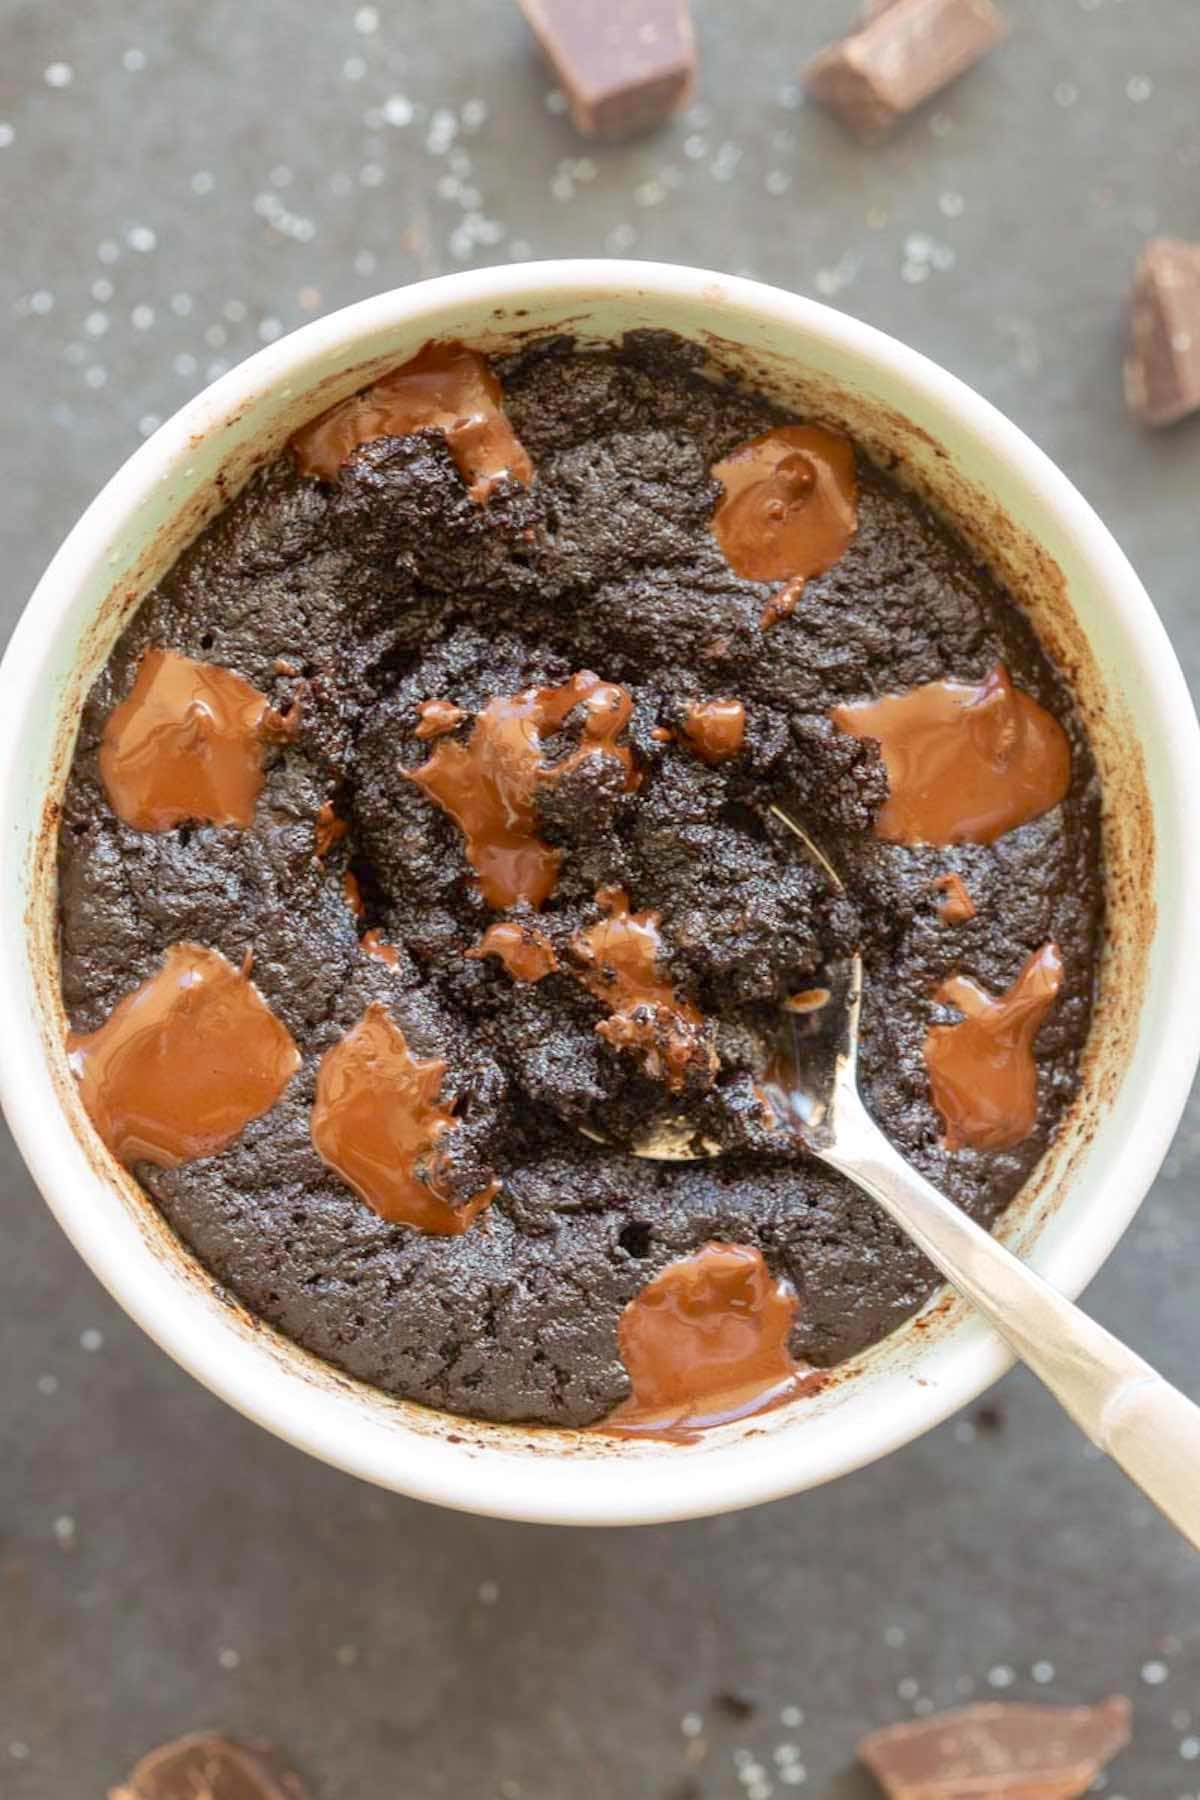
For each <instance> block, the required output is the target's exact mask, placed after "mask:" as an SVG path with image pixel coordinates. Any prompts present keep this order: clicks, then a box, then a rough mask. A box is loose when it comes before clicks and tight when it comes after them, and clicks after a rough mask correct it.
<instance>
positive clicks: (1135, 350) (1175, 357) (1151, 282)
mask: <svg viewBox="0 0 1200 1800" xmlns="http://www.w3.org/2000/svg"><path fill="white" fill-rule="evenodd" d="M1130 327H1131V330H1130V346H1129V354H1128V356H1127V357H1126V358H1125V399H1126V402H1127V404H1128V406H1129V410H1130V411H1131V412H1132V413H1134V414H1136V416H1137V417H1138V418H1139V419H1141V420H1142V422H1143V424H1146V425H1173V424H1174V423H1175V421H1176V420H1177V419H1182V418H1184V417H1186V415H1187V414H1188V413H1190V412H1195V411H1196V409H1197V408H1198V407H1200V244H1188V243H1185V242H1184V240H1183V239H1182V238H1151V240H1150V242H1149V243H1148V244H1147V245H1146V246H1145V248H1144V249H1143V251H1142V254H1141V257H1140V258H1139V260H1138V266H1137V273H1136V274H1135V276H1134V278H1133V298H1132V306H1131V319H1130Z"/></svg>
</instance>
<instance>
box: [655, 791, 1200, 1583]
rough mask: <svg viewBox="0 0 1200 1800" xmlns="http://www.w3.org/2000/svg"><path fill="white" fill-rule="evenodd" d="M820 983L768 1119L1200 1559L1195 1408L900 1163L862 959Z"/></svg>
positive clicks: (679, 1156) (661, 1126)
mask: <svg viewBox="0 0 1200 1800" xmlns="http://www.w3.org/2000/svg"><path fill="white" fill-rule="evenodd" d="M771 810H772V812H773V813H774V814H775V816H776V818H778V819H779V820H780V821H781V823H782V824H784V825H785V826H787V828H788V830H789V831H791V832H793V833H794V835H795V836H796V838H797V839H798V840H799V841H800V843H801V844H802V845H803V846H804V848H805V850H806V851H807V853H808V855H809V856H810V857H812V858H813V860H815V861H816V862H817V863H818V864H819V865H820V867H821V868H822V869H823V870H824V871H825V873H826V874H827V876H828V877H829V879H830V881H831V882H832V883H833V884H834V885H835V886H836V887H838V888H841V887H842V882H841V881H840V879H839V877H838V875H837V872H836V871H835V870H834V869H833V867H832V866H831V865H830V863H829V862H828V860H827V858H826V857H825V856H823V855H822V853H821V851H820V850H819V849H818V848H817V846H816V845H815V844H814V843H813V842H812V840H811V839H810V838H809V837H808V835H807V833H806V832H804V831H803V830H802V829H801V827H800V826H799V825H798V824H797V823H796V821H795V820H794V819H792V818H791V817H790V816H789V815H788V814H787V813H785V812H783V811H782V810H781V809H780V808H778V807H772V809H771ZM824 985H825V986H827V987H828V988H829V990H830V994H829V999H828V1001H827V1002H826V1003H825V1004H824V1005H823V1006H822V1007H820V1008H819V1010H816V1011H814V1012H811V1013H806V1014H804V1015H801V1016H800V1017H797V1015H795V1014H792V1013H785V1012H781V1014H780V1032H779V1055H778V1058H777V1060H776V1062H775V1069H774V1074H773V1078H772V1079H771V1080H770V1081H769V1082H768V1083H764V1084H763V1085H764V1089H765V1091H766V1093H767V1097H768V1099H769V1100H770V1102H771V1105H772V1108H773V1110H774V1111H775V1113H776V1116H777V1117H778V1118H780V1119H781V1120H784V1121H786V1122H787V1123H788V1124H789V1125H790V1126H791V1127H792V1128H793V1129H794V1130H795V1131H796V1133H797V1135H798V1136H799V1137H801V1138H802V1139H803V1141H804V1144H805V1146H806V1147H807V1148H808V1149H809V1150H811V1152H812V1153H813V1155H814V1156H818V1157H819V1158H820V1159H821V1161H822V1162H825V1163H828V1164H829V1166H830V1167H831V1168H834V1169H837V1170H839V1171H840V1173H841V1174H843V1175H845V1176H846V1177H847V1178H848V1179H849V1180H850V1181H853V1182H855V1183H857V1185H858V1186H859V1187H861V1188H862V1189H864V1190H865V1192H866V1193H868V1194H870V1196H871V1198H872V1199H873V1200H875V1201H877V1202H878V1203H879V1205H880V1206H882V1207H883V1209H884V1211H885V1212H886V1213H887V1214H888V1215H889V1216H890V1217H891V1218H892V1219H894V1220H895V1221H896V1223H897V1224H898V1225H899V1226H901V1228H902V1229H903V1230H904V1231H906V1232H907V1233H908V1235H909V1237H911V1238H912V1240H913V1242H914V1243H915V1244H916V1245H917V1246H918V1247H919V1248H920V1249H921V1250H923V1251H924V1253H925V1255H926V1256H927V1257H928V1258H929V1260H930V1262H931V1263H933V1264H934V1265H935V1267H936V1268H938V1269H940V1270H941V1272H942V1274H943V1275H944V1276H945V1277H946V1279H947V1280H948V1281H949V1282H951V1283H952V1284H953V1286H954V1287H956V1288H957V1289H958V1291H959V1293H960V1294H962V1295H963V1296H964V1298H965V1299H967V1300H969V1301H970V1302H971V1304H972V1305H973V1306H974V1307H976V1308H977V1309H978V1311H979V1312H981V1313H982V1314H983V1315H984V1317H985V1318H986V1319H987V1320H988V1322H989V1323H990V1324H991V1325H993V1326H994V1327H995V1329H996V1330H997V1331H998V1332H999V1333H1000V1335H1001V1337H1003V1338H1004V1339H1005V1341H1006V1342H1007V1343H1008V1345H1009V1348H1010V1349H1011V1350H1013V1351H1014V1352H1015V1354H1016V1355H1017V1356H1019V1357H1020V1358H1021V1360H1022V1362H1024V1363H1025V1364H1026V1365H1027V1366H1028V1367H1029V1368H1031V1369H1032V1370H1033V1372H1034V1374H1035V1375H1037V1376H1039V1377H1040V1378H1041V1380H1042V1381H1044V1382H1045V1384H1046V1386H1047V1387H1048V1388H1049V1389H1050V1392H1051V1393H1052V1394H1053V1395H1054V1396H1055V1398H1056V1399H1057V1400H1058V1401H1059V1402H1060V1403H1061V1404H1062V1406H1063V1407H1065V1409H1066V1411H1067V1412H1068V1413H1069V1414H1070V1415H1071V1417H1072V1418H1073V1419H1074V1420H1075V1423H1076V1424H1077V1425H1079V1426H1080V1427H1081V1428H1082V1430H1083V1431H1084V1432H1086V1434H1087V1436H1088V1437H1089V1438H1090V1439H1091V1440H1092V1442H1093V1443H1094V1444H1096V1445H1097V1446H1098V1447H1099V1448H1100V1449H1101V1450H1104V1451H1106V1452H1107V1453H1108V1455H1109V1456H1111V1457H1112V1459H1113V1461H1114V1462H1116V1463H1118V1464H1119V1465H1120V1467H1121V1468H1122V1469H1124V1471H1125V1473H1126V1474H1127V1475H1128V1476H1129V1477H1130V1478H1131V1480H1133V1481H1134V1482H1136V1483H1137V1485H1138V1487H1140V1488H1141V1490H1142V1492H1143V1493H1144V1494H1146V1495H1147V1497H1148V1498H1149V1499H1151V1500H1152V1501H1153V1502H1154V1504H1155V1505H1156V1506H1157V1507H1158V1508H1159V1510H1160V1511H1161V1512H1163V1513H1164V1514H1165V1515H1166V1517H1167V1518H1168V1519H1170V1521H1171V1523H1172V1524H1173V1525H1175V1526H1176V1527H1177V1529H1178V1530H1179V1531H1181V1532H1182V1533H1183V1535H1184V1537H1185V1538H1187V1540H1188V1542H1189V1543H1190V1544H1192V1545H1193V1546H1194V1547H1195V1548H1197V1549H1200V1407H1197V1406H1195V1405H1194V1404H1193V1403H1192V1401H1190V1400H1189V1399H1188V1398H1187V1396H1186V1395H1185V1394H1182V1393H1181V1392H1180V1391H1179V1389H1178V1388H1175V1387H1172V1386H1171V1384H1170V1382H1168V1381H1164V1379H1163V1377H1162V1376H1161V1375H1159V1374H1157V1373H1156V1372H1155V1370H1153V1369H1152V1368H1151V1367H1150V1365H1149V1363H1147V1362H1144V1361H1143V1360H1142V1358H1141V1357H1140V1356H1136V1355H1135V1354H1134V1353H1133V1351H1132V1350H1128V1349H1127V1348H1126V1347H1125V1345H1124V1344H1122V1343H1120V1342H1119V1341H1118V1340H1117V1339H1116V1338H1115V1337H1113V1336H1112V1334H1111V1333H1110V1332H1107V1331H1105V1330H1104V1328H1103V1327H1102V1326H1100V1325H1097V1324H1096V1323H1095V1321H1094V1320H1093V1319H1090V1318H1088V1316H1087V1314H1086V1313H1083V1312H1081V1311H1080V1310H1079V1308H1078V1307H1077V1306H1073V1305H1072V1304H1071V1302H1070V1301H1069V1300H1067V1299H1064V1297H1063V1296H1062V1295H1061V1294H1059V1293H1057V1292H1056V1291H1055V1289H1054V1288H1052V1287H1051V1286H1050V1285H1049V1284H1048V1283H1047V1282H1045V1281H1043V1280H1042V1278H1041V1276H1040V1275H1035V1274H1034V1272H1033V1270H1032V1269H1029V1268H1027V1267H1026V1266H1025V1264H1024V1263H1022V1262H1020V1261H1018V1259H1017V1258H1016V1257H1015V1256H1014V1255H1013V1254H1012V1252H1011V1251H1009V1250H1006V1249H1005V1247H1004V1245H1003V1244H1001V1243H1000V1242H999V1241H998V1240H997V1239H996V1238H994V1237H992V1236H991V1234H990V1233H989V1232H987V1231H984V1230H983V1229H982V1227H981V1226H979V1225H976V1224H975V1222H974V1220H972V1219H970V1218H968V1216H967V1214H966V1213H965V1212H962V1211H961V1210H960V1208H959V1207H957V1206H955V1205H954V1204H953V1202H952V1201H950V1200H947V1199H946V1197H945V1195H944V1194H940V1193H939V1192H938V1190H937V1189H936V1188H935V1187H934V1186H933V1185H932V1184H931V1183H930V1182H928V1181H926V1180H925V1178H924V1176H923V1175H919V1174H918V1173H917V1171H916V1170H915V1169H914V1168H913V1167H912V1165H911V1164H910V1163H908V1162H906V1161H905V1159H904V1157H903V1156H901V1155H900V1152H899V1151H898V1150H897V1149H896V1148H895V1146H894V1145H893V1144H892V1143H891V1142H890V1141H889V1139H888V1138H887V1137H885V1135H884V1133H883V1132H882V1131H881V1130H880V1129H879V1127H878V1125H876V1123H875V1121H874V1119H872V1117H871V1115H870V1113H868V1111H867V1109H866V1107H865V1106H864V1104H863V1101H862V1097H861V1095H860V1094H859V1091H858V1030H859V1010H860V1004H861V1000H862V987H863V969H862V960H861V958H859V957H855V958H853V960H852V961H849V962H844V963H840V964H835V965H833V966H832V967H831V968H830V969H829V970H828V972H827V973H826V975H825V979H824ZM630 1148H631V1149H632V1150H633V1153H634V1154H635V1155H637V1156H645V1157H650V1158H652V1159H654V1160H660V1161H673V1162H677V1161H685V1160H691V1159H693V1158H697V1157H704V1156H710V1155H714V1154H716V1153H717V1152H718V1146H717V1145H715V1144H713V1143H711V1142H710V1141H709V1140H706V1139H703V1138H699V1137H697V1136H696V1134H695V1133H694V1132H689V1130H688V1127H687V1121H686V1120H684V1119H680V1118H678V1117H673V1118H670V1119H664V1120H660V1121H658V1122H657V1123H656V1124H655V1125H653V1126H651V1127H649V1128H648V1129H647V1131H646V1132H645V1133H644V1134H643V1135H642V1136H641V1137H640V1138H639V1139H638V1141H637V1142H636V1143H634V1144H633V1145H631V1146H630Z"/></svg>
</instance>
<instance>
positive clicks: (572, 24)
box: [520, 0, 696, 138]
mask: <svg viewBox="0 0 1200 1800" xmlns="http://www.w3.org/2000/svg"><path fill="white" fill-rule="evenodd" d="M520 6H521V11H522V12H523V13H524V14H525V17H526V18H527V19H528V20H529V23H530V25H531V26H532V27H533V30H534V33H535V35H536V36H537V40H538V42H539V43H540V44H541V46H542V49H543V50H544V51H545V53H546V56H547V59H548V60H549V63H550V66H551V67H552V68H553V70H554V72H555V74H556V75H557V77H558V79H559V81H560V82H561V83H562V86H563V91H564V93H565V94H566V96H567V102H568V104H569V106H570V108H571V117H572V119H574V121H575V124H576V126H577V127H578V129H579V130H580V131H582V132H583V134H584V135H585V137H599V138H625V137H634V136H636V135H637V133H638V132H642V131H650V130H652V129H653V127H654V126H655V125H659V124H661V123H662V121H663V120H664V119H665V118H667V117H668V116H669V114H671V113H673V112H676V111H677V110H678V108H679V107H681V106H682V105H683V103H684V101H685V100H686V99H687V97H688V95H689V94H690V93H691V90H692V80H693V77H694V74H695V68H696V47H695V42H694V40H693V37H692V21H691V14H690V12H689V9H688V0H520Z"/></svg>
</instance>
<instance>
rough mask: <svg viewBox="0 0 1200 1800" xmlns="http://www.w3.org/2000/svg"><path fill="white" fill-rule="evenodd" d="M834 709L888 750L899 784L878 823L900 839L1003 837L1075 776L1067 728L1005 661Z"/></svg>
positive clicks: (1058, 796) (853, 729)
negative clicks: (978, 674) (1016, 681)
mask: <svg viewBox="0 0 1200 1800" xmlns="http://www.w3.org/2000/svg"><path fill="white" fill-rule="evenodd" d="M831 716H832V718H833V722H834V724H835V725H838V726H840V727H841V729H842V730H843V731H848V732H850V733H851V734H852V735H853V736H854V737H858V738H874V739H875V740H876V741H877V742H878V744H879V746H880V748H881V750H882V752H883V761H884V766H885V767H886V769H887V776H888V789H889V792H888V798H887V802H886V804H885V805H884V808H883V810H882V812H881V813H880V814H879V817H878V819H877V820H876V823H875V830H876V833H877V835H878V836H879V837H881V838H886V839H887V840H888V841H889V842H890V843H894V844H993V843H995V841H996V839H997V838H998V837H1003V835H1004V833H1005V832H1006V831H1012V830H1014V829H1015V828H1016V826H1018V825H1024V824H1026V823H1027V822H1028V821H1029V820H1030V819H1036V818H1038V817H1039V815H1040V814H1042V813H1044V812H1049V811H1050V808H1051V807H1052V806H1057V805H1058V803H1059V801H1060V800H1062V798H1063V797H1064V795H1065V794H1066V792H1067V789H1068V788H1069V787H1070V785H1071V746H1070V743H1069V741H1068V738H1067V734H1066V732H1065V731H1064V730H1063V728H1062V726H1061V725H1060V724H1059V722H1058V720H1057V719H1056V718H1055V717H1054V716H1053V714H1051V713H1048V712H1047V711H1046V709H1045V707H1043V706H1039V705H1038V703H1037V701H1036V700H1034V699H1032V698H1031V696H1030V695H1029V694H1025V693H1022V692H1021V690H1020V689H1019V688H1015V687H1014V686H1013V684H1012V682H1011V681H1010V680H1009V676H1008V671H1007V669H1006V668H1005V667H1004V665H1003V663H997V664H996V666H995V668H994V669H992V670H991V672H990V673H989V674H988V675H987V676H985V677H984V679H983V681H981V682H977V683H972V682H966V681H930V682H927V683H926V684H925V685H924V686H923V687H918V688H913V689H911V691H910V692H909V693H907V694H888V695H885V696H884V698H883V699H881V700H856V701H853V702H851V703H850V704H849V705H846V706H835V707H834V709H833V713H832V715H831Z"/></svg>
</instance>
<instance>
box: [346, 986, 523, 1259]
mask: <svg viewBox="0 0 1200 1800" xmlns="http://www.w3.org/2000/svg"><path fill="white" fill-rule="evenodd" d="M445 1073H446V1064H445V1063H444V1062H443V1061H442V1060H441V1059H440V1058H437V1057H430V1058H427V1059H421V1058H419V1057H415V1056H413V1054H412V1052H411V1051H410V1050H409V1047H408V1044H407V1042H406V1040H405V1036H404V1033H403V1032H402V1031H401V1029H400V1027H399V1026H398V1025H397V1024H395V1023H394V1022H393V1020H392V1019H391V1018H390V1017H389V1015H388V1011H387V1008H386V1007H385V1006H382V1005H381V1004H380V1003H379V1002H378V1001H376V1002H374V1003H373V1004H372V1005H370V1006H368V1008H367V1010H366V1012H365V1013H364V1015H363V1017H362V1018H361V1019H360V1020H359V1022H358V1024H357V1025H356V1026H354V1028H353V1030H351V1031H349V1032H347V1033H346V1036H345V1037H344V1038H343V1039H342V1040H341V1042H340V1043H338V1044H335V1045H334V1046H333V1048H332V1049H331V1050H327V1051H326V1053H325V1055H324V1056H323V1057H322V1059H321V1066H320V1068H319V1070H318V1072H317V1095H316V1101H315V1103H314V1105H313V1110H312V1121H311V1129H312V1141H313V1146H314V1148H315V1149H316V1152H317V1155H318V1156H319V1157H320V1158H321V1160H322V1161H323V1162H325V1163H327V1164H328V1165H329V1167H330V1168H331V1169H333V1170H334V1172H335V1173H336V1174H338V1175H340V1176H341V1178H342V1180H343V1181H344V1182H346V1183H347V1184H348V1186H350V1187H352V1188H353V1189H354V1191H355V1193H356V1194H357V1195H358V1197H359V1199H360V1200H364V1201H365V1202H366V1204H367V1205H368V1206H369V1207H370V1208H371V1210H372V1211H373V1212H376V1213H378V1214H379V1216H380V1218H382V1219H387V1220H388V1221H389V1222H390V1223H392V1224H398V1225H414V1226H416V1228H417V1230H418V1231H426V1232H429V1233H431V1234H432V1235H434V1236H437V1237H457V1236H459V1235H460V1234H461V1233H462V1232H464V1231H466V1229H467V1227H468V1226H469V1225H470V1224H471V1223H472V1222H473V1221H474V1219H475V1218H476V1217H477V1216H478V1214H479V1213H480V1212H482V1210H483V1208H484V1207H485V1206H486V1205H487V1204H488V1202H489V1200H491V1199H492V1198H493V1197H494V1196H495V1194H496V1193H497V1192H498V1191H499V1187H500V1183H499V1182H498V1181H493V1182H491V1183H490V1184H489V1185H488V1186H487V1187H486V1188H484V1189H483V1190H482V1191H481V1192H480V1193H477V1194H473V1195H471V1196H469V1197H468V1198H467V1199H466V1200H464V1201H462V1202H459V1201H458V1200H457V1199H456V1197H455V1195H454V1192H453V1189H452V1188H451V1186H450V1185H449V1183H448V1180H447V1168H446V1162H445V1145H444V1143H443V1141H442V1140H443V1139H444V1138H445V1136H446V1134H447V1132H449V1131H451V1130H453V1128H454V1126H455V1124H456V1123H457V1120H456V1119H455V1115H454V1109H453V1107H452V1106H446V1105H443V1104H442V1103H441V1101H440V1099H439V1095H440V1094H441V1091H442V1081H443V1078H444V1076H445Z"/></svg>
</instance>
